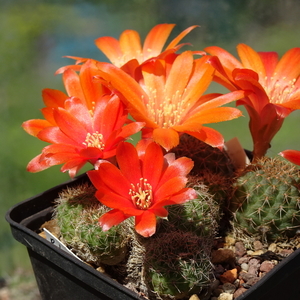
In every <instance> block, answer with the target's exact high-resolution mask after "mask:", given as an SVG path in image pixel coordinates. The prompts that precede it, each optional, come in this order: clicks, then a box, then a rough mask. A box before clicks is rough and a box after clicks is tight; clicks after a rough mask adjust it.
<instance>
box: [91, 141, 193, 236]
mask: <svg viewBox="0 0 300 300" xmlns="http://www.w3.org/2000/svg"><path fill="white" fill-rule="evenodd" d="M116 158H117V162H118V166H119V168H117V167H116V166H115V165H113V164H111V163H109V162H108V161H105V160H103V161H100V163H99V166H98V169H97V170H94V171H89V172H88V176H89V178H90V180H91V182H92V183H93V185H94V186H95V187H96V189H97V192H96V197H97V198H98V200H99V201H100V202H101V203H103V204H104V205H106V206H108V207H110V208H112V210H110V211H109V212H108V213H106V214H104V215H103V216H102V217H101V218H100V219H99V223H100V225H101V226H102V228H103V230H104V231H107V230H109V229H110V228H111V227H112V226H114V225H117V224H119V223H121V222H122V221H124V220H126V219H127V218H129V217H132V216H133V217H134V218H135V229H136V231H137V232H138V233H139V234H141V235H142V236H144V237H150V236H152V235H153V234H154V233H155V231H156V216H159V217H166V216H167V215H168V211H167V210H166V209H165V208H164V206H166V205H171V204H180V203H184V202H186V201H188V200H190V199H195V198H196V197H197V194H196V192H195V190H193V189H191V188H185V186H186V183H187V178H186V176H187V174H188V173H189V172H190V170H191V169H192V167H193V165H194V163H193V161H192V160H191V159H189V158H186V157H181V158H179V159H176V160H175V156H174V154H173V153H168V154H166V155H165V156H163V152H162V149H161V147H160V146H159V145H157V144H156V143H149V144H147V146H146V148H145V149H136V148H135V147H134V146H133V145H132V144H130V143H126V142H124V143H121V144H120V145H119V146H118V148H117V154H116Z"/></svg>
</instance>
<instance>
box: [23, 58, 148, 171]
mask: <svg viewBox="0 0 300 300" xmlns="http://www.w3.org/2000/svg"><path fill="white" fill-rule="evenodd" d="M90 63H92V62H90V61H88V62H87V64H86V65H84V66H83V68H82V70H81V73H80V75H77V74H76V73H75V72H74V71H72V70H66V71H65V73H64V83H65V87H66V90H67V91H68V94H69V96H67V95H65V94H63V93H62V92H59V91H56V90H46V91H45V92H44V95H43V96H44V101H45V103H46V105H47V107H46V108H44V109H43V110H42V111H43V114H44V116H45V119H46V120H29V121H27V122H24V123H23V128H24V129H25V130H26V131H27V132H28V133H29V134H31V135H34V136H36V137H37V138H39V139H40V140H42V141H45V142H48V143H51V145H48V146H46V147H44V148H43V150H42V153H41V154H39V155H38V156H36V157H35V158H34V159H32V160H31V161H30V162H29V164H28V166H27V169H28V171H30V172H39V171H42V170H44V169H47V168H49V167H51V166H54V165H58V164H62V163H64V165H63V166H62V168H61V171H62V172H65V171H69V174H70V176H71V177H73V176H75V175H76V173H77V172H78V171H79V170H80V169H81V168H82V167H83V165H85V164H86V163H87V162H89V163H91V164H93V165H95V164H96V163H97V161H98V160H99V159H103V158H105V159H108V158H110V157H113V156H114V155H115V152H116V147H117V145H118V144H119V143H120V142H121V141H123V140H124V139H126V138H128V137H129V136H131V135H132V134H134V133H136V132H138V131H140V130H141V128H142V127H143V125H144V123H137V122H132V123H130V124H128V125H126V126H123V125H124V124H125V123H126V122H127V121H128V119H127V111H126V108H125V106H124V104H123V103H122V102H121V101H120V100H119V98H118V97H117V96H115V95H106V94H104V88H102V87H101V85H100V84H99V82H98V83H95V82H94V81H93V80H92V79H93V76H94V71H95V70H96V69H94V70H92V69H93V65H92V64H90Z"/></svg>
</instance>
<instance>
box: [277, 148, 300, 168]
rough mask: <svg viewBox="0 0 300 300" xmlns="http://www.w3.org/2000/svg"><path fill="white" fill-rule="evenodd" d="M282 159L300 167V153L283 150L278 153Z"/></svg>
mask: <svg viewBox="0 0 300 300" xmlns="http://www.w3.org/2000/svg"><path fill="white" fill-rule="evenodd" d="M279 155H281V156H282V157H284V158H285V159H287V160H289V161H290V162H292V163H293V164H296V165H298V166H300V151H297V150H284V151H282V152H280V153H279Z"/></svg>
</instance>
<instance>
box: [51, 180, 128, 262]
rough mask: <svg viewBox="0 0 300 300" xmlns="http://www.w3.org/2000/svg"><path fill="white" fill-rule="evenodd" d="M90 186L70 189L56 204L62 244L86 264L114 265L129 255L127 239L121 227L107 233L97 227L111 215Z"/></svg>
mask: <svg viewBox="0 0 300 300" xmlns="http://www.w3.org/2000/svg"><path fill="white" fill-rule="evenodd" d="M94 194H95V188H94V187H93V186H91V185H88V184H83V185H80V186H78V187H76V188H72V189H68V190H65V191H63V192H62V193H61V194H60V197H59V198H58V199H57V200H56V202H57V205H56V208H55V213H54V218H56V219H57V221H58V225H59V227H60V234H61V240H62V241H63V242H64V243H65V244H66V245H67V246H69V247H70V248H71V249H72V250H73V251H74V252H75V253H76V254H77V255H78V256H79V257H80V258H81V259H83V260H84V261H86V262H87V263H91V264H94V265H96V266H99V265H101V264H107V265H115V264H117V263H119V262H120V261H122V260H123V259H124V257H125V255H126V248H127V246H126V244H127V238H126V237H125V234H124V233H123V230H122V227H121V225H119V226H114V227H112V228H111V229H110V230H108V231H106V232H104V231H102V229H101V227H100V226H99V224H98V219H99V217H100V216H101V215H103V214H104V213H105V212H107V211H108V208H106V207H105V206H103V205H102V204H101V203H100V202H99V201H98V200H97V199H96V198H95V196H94Z"/></svg>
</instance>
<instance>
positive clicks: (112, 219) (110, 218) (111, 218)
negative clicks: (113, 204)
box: [99, 209, 128, 231]
mask: <svg viewBox="0 0 300 300" xmlns="http://www.w3.org/2000/svg"><path fill="white" fill-rule="evenodd" d="M127 218H128V216H126V215H125V214H124V213H123V212H122V211H120V210H118V209H113V210H110V211H109V212H107V213H105V214H104V215H103V216H102V217H100V219H99V225H100V226H101V227H102V230H103V231H107V230H109V229H110V228H111V227H113V226H115V225H118V224H120V223H121V222H123V221H124V220H126V219H127Z"/></svg>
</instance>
